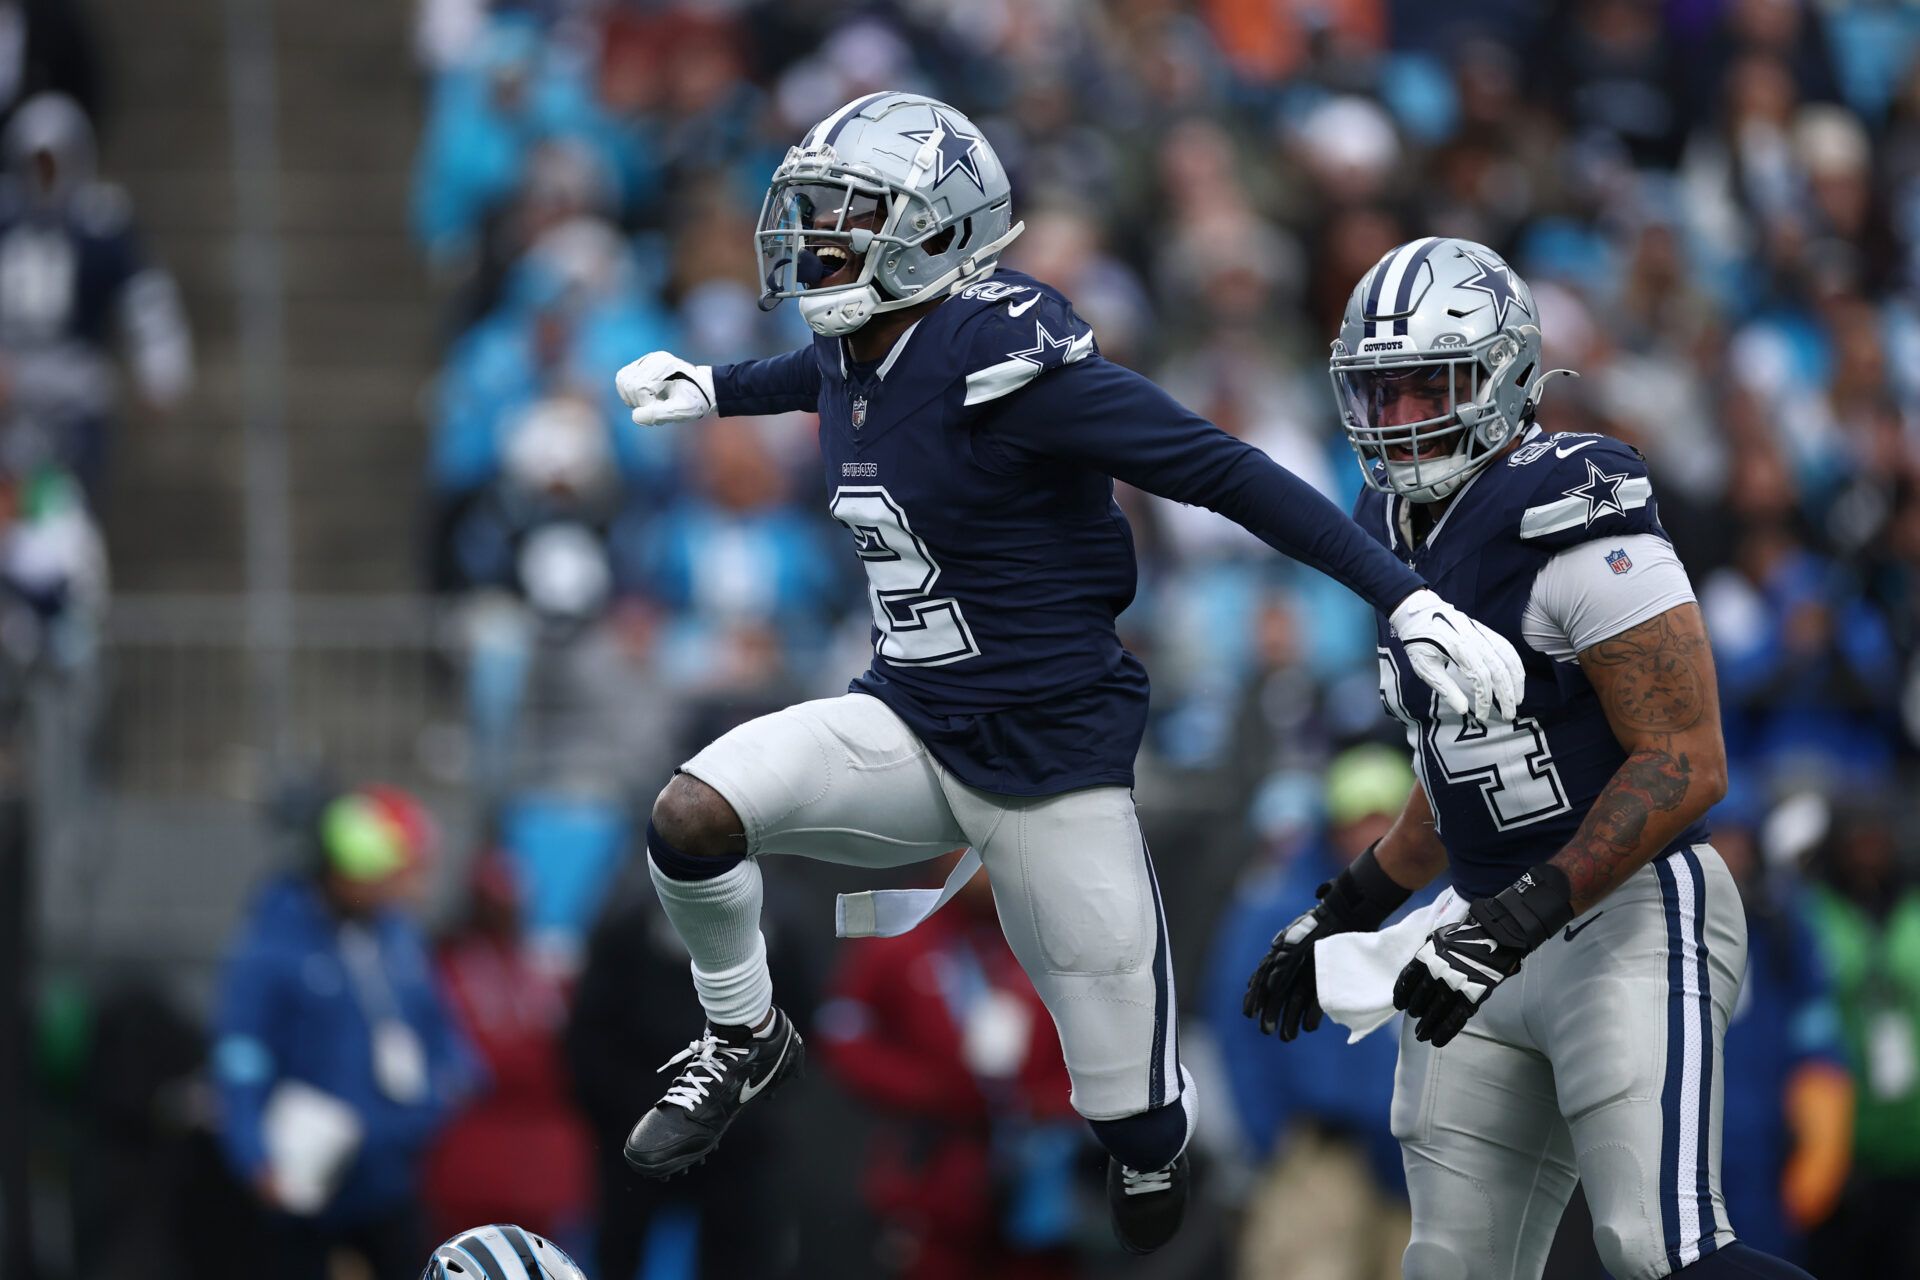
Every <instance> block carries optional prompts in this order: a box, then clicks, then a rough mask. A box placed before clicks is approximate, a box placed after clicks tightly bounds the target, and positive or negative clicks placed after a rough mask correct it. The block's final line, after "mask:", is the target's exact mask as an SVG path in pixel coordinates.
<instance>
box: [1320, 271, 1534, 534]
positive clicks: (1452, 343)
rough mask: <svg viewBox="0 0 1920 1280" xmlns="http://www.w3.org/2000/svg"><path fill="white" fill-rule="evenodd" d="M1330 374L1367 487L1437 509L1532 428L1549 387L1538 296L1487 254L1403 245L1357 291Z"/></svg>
mask: <svg viewBox="0 0 1920 1280" xmlns="http://www.w3.org/2000/svg"><path fill="white" fill-rule="evenodd" d="M1329 373H1330V374H1331V376H1332V379H1333V393H1334V399H1335V402H1336V403H1337V404H1338V405H1339V406H1340V417H1341V420H1342V421H1343V422H1344V424H1345V426H1346V432H1347V442H1348V443H1349V444H1351V445H1352V446H1353V451H1354V453H1355V454H1356V455H1358V457H1359V459H1360V474H1361V475H1362V476H1364V477H1365V478H1366V482H1367V485H1368V486H1369V487H1370V488H1374V489H1380V490H1384V491H1387V492H1391V493H1397V494H1401V495H1402V496H1404V497H1407V498H1410V499H1412V500H1413V501H1415V502H1438V501H1439V500H1441V499H1442V498H1445V497H1447V496H1448V495H1450V494H1452V493H1453V492H1455V491H1456V490H1457V489H1459V488H1460V486H1461V485H1463V484H1465V483H1466V482H1467V481H1468V480H1470V479H1472V478H1473V476H1474V474H1475V473H1476V472H1478V471H1479V470H1480V469H1481V468H1482V467H1484V466H1486V465H1487V463H1488V462H1490V461H1492V460H1493V457H1494V455H1495V454H1497V453H1499V452H1500V450H1501V449H1503V448H1505V447H1506V446H1507V445H1508V444H1509V443H1511V442H1512V441H1513V440H1515V439H1517V438H1518V437H1519V436H1520V434H1521V433H1522V432H1523V431H1524V430H1525V424H1526V423H1527V422H1528V421H1529V420H1530V419H1531V418H1532V416H1533V409H1534V405H1535V404H1536V403H1537V402H1538V400H1539V397H1540V388H1541V384H1542V382H1543V381H1544V379H1545V377H1546V374H1545V373H1544V372H1543V371H1542V370H1541V368H1540V313H1539V312H1538V311H1537V310H1536V309H1535V308H1534V302H1533V291H1532V290H1531V289H1529V288H1528V287H1527V282H1526V281H1524V280H1522V279H1521V278H1520V277H1519V276H1518V275H1516V274H1515V273H1514V270H1513V268H1512V267H1509V266H1508V265H1507V264H1506V262H1505V261H1504V260H1503V259H1502V258H1501V257H1500V255H1499V254H1497V253H1495V252H1494V251H1493V250H1491V249H1489V248H1487V247H1486V246H1485V245H1482V244H1476V243H1474V242H1473V241H1471V240H1456V239H1451V238H1446V237H1441V236H1428V237H1426V238H1425V239H1421V240H1414V241H1412V242H1410V243H1408V244H1403V245H1401V246H1400V247H1398V248H1397V249H1394V250H1393V251H1392V252H1390V253H1388V254H1387V256H1386V257H1384V258H1382V259H1380V261H1379V262H1377V263H1375V264H1374V267H1373V269H1372V270H1371V271H1369V272H1367V274H1366V275H1364V276H1362V277H1360V283H1359V284H1358V285H1356V286H1354V290H1353V296H1352V297H1351V298H1349V299H1348V300H1347V310H1346V314H1345V315H1344V316H1342V317H1341V319H1340V336H1339V337H1338V338H1337V339H1335V340H1334V343H1333V357H1332V359H1331V360H1330V361H1329Z"/></svg>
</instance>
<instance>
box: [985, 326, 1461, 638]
mask: <svg viewBox="0 0 1920 1280" xmlns="http://www.w3.org/2000/svg"><path fill="white" fill-rule="evenodd" d="M1003 406H1004V407H1003V408H1002V409H1001V410H1000V411H999V412H997V413H995V414H993V415H992V416H991V417H990V418H988V419H987V420H986V421H985V422H984V423H983V424H982V425H983V430H985V431H987V432H989V433H990V434H991V435H992V436H993V437H994V441H995V443H996V444H997V445H998V446H999V448H1000V451H1001V452H1002V453H1003V454H1005V455H1007V456H1008V457H1009V459H1010V460H1012V461H1016V462H1021V461H1031V460H1034V459H1039V458H1052V459H1056V460H1060V461H1067V462H1073V463H1077V464H1079V465H1081V466H1085V467H1089V468H1092V469H1094V470H1097V471H1102V472H1105V473H1106V474H1107V475H1110V476H1113V477H1114V478H1115V479H1119V480H1124V481H1126V482H1127V483H1128V484H1130V485H1133V486H1134V487H1135V488H1137V489H1144V490H1146V491H1147V492H1148V493H1156V494H1159V495H1160V496H1161V497H1163V498H1172V499H1173V500H1174V501H1176V502H1186V503H1191V504H1193V505H1195V506H1202V507H1206V508H1208V509H1209V510H1212V511H1217V512H1219V513H1220V514H1221V515H1223V516H1226V517H1227V518H1228V519H1230V520H1232V521H1234V522H1235V523H1236V524H1239V525H1242V526H1244V527H1245V528H1246V529H1248V530H1249V531H1250V532H1252V533H1253V534H1254V535H1256V536H1257V537H1259V538H1260V540H1261V541H1263V542H1265V543H1266V544H1267V545H1268V546H1271V547H1273V548H1274V549H1275V550H1277V551H1280V552H1283V553H1284V554H1286V555H1289V556H1292V557H1293V558H1294V559H1295V560H1298V561H1300V562H1301V563H1302V564H1306V565H1310V566H1312V567H1313V568H1315V569H1318V570H1320V571H1321V572H1322V573H1324V574H1327V575H1328V576H1329V577H1331V578H1333V579H1334V580H1335V581H1337V582H1340V583H1341V584H1343V585H1344V586H1346V587H1347V588H1348V589H1350V590H1351V591H1353V592H1354V593H1355V594H1356V595H1358V596H1360V597H1361V598H1362V599H1364V600H1366V601H1368V602H1369V603H1371V604H1372V605H1373V606H1374V607H1375V608H1376V609H1379V610H1381V611H1383V612H1389V613H1390V612H1392V610H1393V608H1394V606H1395V605H1397V604H1399V603H1400V602H1401V601H1402V600H1404V599H1406V598H1407V597H1408V596H1410V595H1412V594H1413V593H1414V592H1415V591H1418V590H1420V589H1421V588H1423V587H1424V586H1426V583H1424V582H1423V581H1421V579H1420V577H1419V575H1418V574H1416V573H1414V572H1413V570H1411V569H1409V568H1408V567H1407V566H1406V565H1404V564H1402V563H1401V562H1400V561H1399V560H1398V559H1396V558H1395V557H1394V555H1393V553H1392V552H1391V551H1388V550H1387V549H1386V548H1385V547H1383V546H1382V545H1380V543H1378V542H1376V541H1375V540H1374V539H1372V538H1370V537H1368V536H1367V534H1366V532H1365V531H1364V530H1362V529H1361V528H1360V526H1359V525H1357V524H1355V523H1354V522H1353V521H1352V520H1350V519H1348V518H1347V515H1346V513H1345V512H1343V511H1341V510H1340V508H1338V507H1336V506H1334V505H1333V503H1331V502H1329V501H1327V500H1326V499H1325V498H1323V497H1322V496H1320V493H1319V491H1318V490H1316V489H1314V487H1313V486H1312V485H1309V484H1308V483H1307V482H1306V481H1304V480H1302V479H1300V478H1299V477H1298V476H1296V475H1294V474H1293V473H1292V472H1290V471H1288V470H1286V469H1285V468H1284V467H1282V466H1280V465H1279V464H1278V463H1276V462H1274V461H1273V459H1271V458H1269V457H1268V456H1267V455H1266V454H1264V453H1262V452H1261V451H1260V450H1258V449H1256V448H1254V447H1253V446H1252V445H1250V444H1247V443H1246V442H1245V441H1243V440H1237V439H1235V438H1234V437H1233V436H1230V435H1228V434H1227V433H1226V432H1224V431H1222V430H1221V429H1220V428H1218V427H1216V426H1214V425H1213V424H1212V423H1211V422H1208V421H1207V420H1206V419H1205V418H1202V417H1201V416H1200V415H1199V414H1197V413H1194V412H1193V411H1192V410H1190V409H1188V408H1186V407H1185V406H1184V405H1182V404H1180V402H1179V401H1177V400H1175V399H1174V398H1173V397H1172V396H1170V395H1168V394H1167V393H1166V392H1164V391H1162V390H1161V389H1160V388H1159V387H1157V386H1155V385H1154V384H1153V383H1152V382H1149V381H1148V380H1147V379H1146V378H1144V377H1142V376H1140V375H1139V374H1137V373H1135V372H1133V371H1132V370H1131V369H1128V368H1126V367H1125V366H1123V365H1118V364H1114V363H1113V362H1112V361H1110V360H1106V359H1103V358H1101V357H1099V356H1094V357H1092V358H1089V359H1085V360H1079V361H1076V362H1074V363H1072V364H1068V365H1063V366H1062V367H1060V368H1058V369H1054V370H1052V371H1050V372H1048V373H1047V375H1046V376H1045V377H1042V378H1036V379H1034V380H1033V382H1031V383H1030V384H1029V385H1028V386H1026V387H1025V388H1024V389H1022V390H1020V391H1018V392H1016V393H1015V394H1014V395H1012V396H1009V397H1008V398H1007V399H1006V400H1005V401H1004V402H1003Z"/></svg>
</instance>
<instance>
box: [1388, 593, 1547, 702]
mask: <svg viewBox="0 0 1920 1280" xmlns="http://www.w3.org/2000/svg"><path fill="white" fill-rule="evenodd" d="M1387 621H1388V625H1390V626H1391V627H1392V628H1393V634H1395V635H1396V636H1399V637H1400V643H1401V644H1402V645H1403V646H1405V647H1406V650H1407V661H1408V662H1409V663H1411V664H1412V666H1413V673H1414V674H1415V675H1417V676H1419V677H1420V678H1421V679H1422V680H1425V681H1426V682H1427V683H1428V684H1430V685H1432V686H1433V688H1434V691H1435V692H1437V693H1438V694H1439V695H1440V698H1441V700H1442V701H1443V702H1445V703H1446V704H1447V705H1448V706H1449V707H1452V708H1453V712H1454V714H1455V715H1462V716H1463V715H1466V714H1467V713H1468V712H1469V711H1471V712H1472V714H1473V717H1474V719H1476V720H1487V719H1496V720H1511V719H1513V718H1514V716H1515V715H1517V714H1518V713H1519V711H1520V697H1521V694H1522V692H1523V691H1524V690H1525V688H1526V679H1527V674H1526V670H1525V668H1523V667H1522V666H1521V665H1520V655H1519V654H1518V653H1515V652H1514V649H1513V646H1512V645H1511V644H1509V643H1507V638H1506V637H1505V636H1503V635H1501V634H1500V633H1499V632H1497V631H1494V630H1493V629H1491V628H1490V627H1483V626H1481V625H1480V624H1479V623H1478V622H1475V621H1474V620H1473V619H1472V618H1469V617H1468V616H1467V615H1466V614H1464V613H1462V612H1460V611H1459V610H1458V609H1456V608H1454V607H1453V606H1452V605H1450V604H1448V603H1447V602H1446V601H1445V600H1442V599H1441V598H1440V597H1439V596H1437V595H1435V594H1434V593H1433V592H1432V591H1430V590H1420V591H1416V592H1414V593H1413V594H1412V595H1410V596H1408V597H1407V598H1406V599H1405V600H1402V601H1401V602H1400V607H1399V608H1397V609H1395V610H1394V611H1393V616H1392V617H1390V618H1389V619H1388V620H1387ZM1462 685H1465V686H1466V687H1465V688H1462V687H1461V686H1462Z"/></svg>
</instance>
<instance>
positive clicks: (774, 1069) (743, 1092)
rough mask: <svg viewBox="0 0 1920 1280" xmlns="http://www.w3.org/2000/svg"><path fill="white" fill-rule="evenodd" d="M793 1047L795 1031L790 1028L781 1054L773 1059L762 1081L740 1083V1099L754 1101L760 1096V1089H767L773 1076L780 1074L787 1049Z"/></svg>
mask: <svg viewBox="0 0 1920 1280" xmlns="http://www.w3.org/2000/svg"><path fill="white" fill-rule="evenodd" d="M791 1048H793V1032H792V1031H791V1030H789V1031H788V1032H787V1039H786V1042H785V1043H784V1044H782V1045H781V1046H780V1056H779V1057H777V1058H775V1059H774V1060H773V1065H772V1066H771V1067H768V1068H767V1074H765V1075H764V1076H761V1077H760V1083H759V1084H754V1083H752V1082H751V1081H746V1082H742V1084H741V1085H740V1101H741V1102H743V1103H746V1102H752V1101H753V1100H754V1099H755V1098H757V1097H759V1096H760V1091H761V1090H762V1089H765V1088H766V1087H767V1086H768V1085H770V1084H772V1083H773V1078H774V1077H775V1076H777V1075H779V1074H780V1064H782V1063H783V1062H785V1061H786V1060H787V1050H789V1049H791Z"/></svg>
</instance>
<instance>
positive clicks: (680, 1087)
mask: <svg viewBox="0 0 1920 1280" xmlns="http://www.w3.org/2000/svg"><path fill="white" fill-rule="evenodd" d="M749 1052H751V1050H747V1049H741V1048H736V1047H735V1046H733V1045H730V1044H726V1043H725V1042H723V1041H722V1040H721V1039H720V1038H719V1037H718V1036H716V1035H714V1034H713V1031H712V1029H711V1028H709V1029H708V1030H707V1031H706V1032H705V1034H703V1035H702V1036H701V1037H700V1038H699V1039H698V1040H695V1041H693V1042H692V1043H690V1044H689V1045H687V1047H686V1048H684V1049H682V1050H681V1051H680V1052H678V1053H676V1054H674V1055H673V1056H672V1057H671V1058H668V1059H667V1060H666V1061H665V1062H663V1063H661V1064H660V1068H659V1069H660V1070H661V1071H666V1070H669V1069H671V1068H673V1067H676V1066H678V1065H679V1064H680V1063H682V1062H684V1063H686V1064H687V1065H686V1067H685V1068H684V1069H683V1070H682V1071H681V1072H680V1074H679V1075H677V1076H675V1077H674V1080H673V1085H672V1087H671V1088H669V1089H668V1090H667V1093H666V1096H665V1097H663V1098H661V1099H660V1104H661V1105H662V1106H665V1105H666V1104H667V1103H669V1102H670V1103H672V1104H673V1105H674V1106H676V1107H681V1108H683V1109H685V1110H687V1111H692V1110H693V1109H694V1107H696V1106H697V1105H699V1104H700V1103H702V1102H705V1101H706V1100H707V1090H708V1089H709V1088H711V1087H712V1086H714V1085H717V1084H719V1083H720V1082H721V1081H722V1080H723V1079H725V1078H726V1074H727V1068H729V1067H731V1066H733V1065H734V1064H735V1063H736V1062H738V1061H740V1060H741V1059H742V1058H745V1057H746V1056H747V1054H748V1053H749ZM1128 1194H1129V1195H1131V1194H1132V1193H1131V1192H1129V1193H1128Z"/></svg>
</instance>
